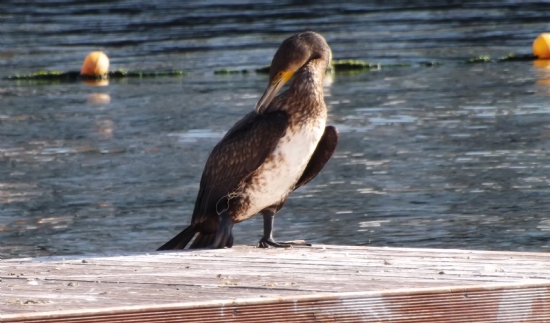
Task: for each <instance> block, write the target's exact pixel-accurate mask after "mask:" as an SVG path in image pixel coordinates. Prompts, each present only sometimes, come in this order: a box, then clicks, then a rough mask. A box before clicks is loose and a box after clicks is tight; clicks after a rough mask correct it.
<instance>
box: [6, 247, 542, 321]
mask: <svg viewBox="0 0 550 323" xmlns="http://www.w3.org/2000/svg"><path fill="white" fill-rule="evenodd" d="M0 278H1V282H0V315H1V319H0V321H1V322H394V323H395V322H398V323H402V322H403V323H404V322H407V323H411V322H412V323H414V322H514V323H519V322H550V253H524V252H489V251H466V250H445V249H437V250H436V249H404V248H376V247H343V246H322V245H315V246H313V247H311V248H292V249H268V250H266V249H256V248H254V247H251V246H237V247H233V248H232V249H223V250H194V251H189V250H186V251H175V252H151V253H148V254H127V255H116V256H88V257H50V258H36V259H8V260H2V261H0Z"/></svg>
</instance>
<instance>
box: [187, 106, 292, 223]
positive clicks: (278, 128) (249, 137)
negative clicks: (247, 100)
mask: <svg viewBox="0 0 550 323" xmlns="http://www.w3.org/2000/svg"><path fill="white" fill-rule="evenodd" d="M287 121H288V118H287V115H286V113H284V112H282V111H274V112H269V113H263V114H257V113H256V112H255V111H253V112H251V113H249V114H247V115H246V116H245V117H244V118H242V119H241V120H240V121H239V122H237V123H236V124H235V125H234V126H233V127H232V128H231V129H230V130H229V131H228V132H227V134H226V135H225V136H224V137H223V139H222V140H221V141H220V142H219V143H218V144H217V145H216V146H215V147H214V149H213V150H212V152H211V153H210V156H209V157H208V160H207V161H206V165H205V167H204V171H203V174H202V178H201V183H200V189H199V193H198V195H197V200H196V202H195V210H194V211H193V219H192V222H193V224H196V225H197V224H200V223H202V222H203V221H205V220H206V219H207V218H208V217H209V216H214V215H216V214H217V213H216V204H217V203H218V201H220V199H222V198H224V197H225V196H227V195H228V194H230V193H232V192H235V191H236V190H237V189H238V186H239V184H240V183H241V181H242V180H243V179H245V178H246V177H248V176H249V175H251V174H252V173H253V172H254V171H255V170H256V169H258V167H260V165H262V163H263V162H264V160H265V159H266V158H267V157H268V156H269V154H270V153H271V152H272V151H273V150H274V149H275V147H276V146H277V143H278V142H279V139H280V138H281V137H282V136H283V135H284V133H285V130H286V126H287ZM213 229H214V228H213Z"/></svg>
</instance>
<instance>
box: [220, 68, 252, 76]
mask: <svg viewBox="0 0 550 323" xmlns="http://www.w3.org/2000/svg"><path fill="white" fill-rule="evenodd" d="M214 74H215V75H229V74H248V71H247V70H232V69H228V68H222V69H219V70H215V71H214Z"/></svg>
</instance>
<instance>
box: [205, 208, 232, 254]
mask: <svg viewBox="0 0 550 323" xmlns="http://www.w3.org/2000/svg"><path fill="white" fill-rule="evenodd" d="M232 230H233V221H231V217H230V216H229V214H228V212H227V210H225V211H223V212H222V213H221V214H220V222H219V224H218V232H217V233H216V237H215V238H214V242H213V243H212V244H211V245H210V249H223V248H225V247H228V248H231V247H232V246H233V233H232Z"/></svg>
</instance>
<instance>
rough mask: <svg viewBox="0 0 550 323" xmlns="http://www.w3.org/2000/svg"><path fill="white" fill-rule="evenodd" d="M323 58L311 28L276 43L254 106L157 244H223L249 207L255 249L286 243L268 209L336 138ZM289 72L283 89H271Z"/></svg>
mask: <svg viewBox="0 0 550 323" xmlns="http://www.w3.org/2000/svg"><path fill="white" fill-rule="evenodd" d="M330 60H331V50H330V47H329V46H328V44H327V42H326V41H325V39H324V38H323V36H321V35H319V34H317V33H315V32H303V33H299V34H295V35H293V36H291V37H289V38H287V39H286V40H284V41H283V43H282V44H281V46H280V47H279V49H278V50H277V52H276V53H275V56H274V57H273V61H272V62H271V68H270V75H269V85H268V87H267V89H266V90H265V93H264V94H263V96H262V97H261V98H260V100H259V102H258V104H257V105H256V109H255V110H254V111H252V112H250V113H248V114H247V115H246V116H245V117H244V118H242V119H241V120H240V121H238V122H237V123H236V124H235V125H234V126H233V127H232V128H231V129H230V130H229V131H228V132H227V134H226V135H225V136H224V137H223V139H222V140H221V141H220V142H219V143H218V144H217V145H216V146H215V147H214V149H213V150H212V153H211V154H210V156H209V157H208V160H207V161H206V165H205V167H204V172H203V174H202V178H201V182H200V188H199V192H198V195H197V200H196V202H195V209H194V211H193V217H192V219H191V225H189V226H188V227H187V228H186V229H185V230H183V231H182V232H180V233H179V234H178V235H177V236H175V237H174V238H172V240H170V241H168V242H167V243H165V244H164V245H162V246H161V247H160V248H159V249H158V250H169V249H183V248H185V246H186V245H187V244H188V243H189V242H190V241H191V240H192V239H193V237H195V235H196V237H195V240H194V241H193V243H191V245H190V247H189V248H191V249H193V248H224V247H228V248H231V246H232V245H233V235H232V228H233V225H234V224H235V223H239V222H242V221H244V220H246V219H248V218H250V217H252V216H254V215H255V214H257V213H262V215H263V218H264V235H263V237H262V239H261V240H260V241H259V243H258V247H262V248H268V247H269V246H273V247H287V246H289V244H287V243H279V242H276V241H274V240H273V236H272V231H273V221H274V217H275V214H276V213H277V212H278V211H279V210H280V209H281V207H282V206H283V204H284V203H285V201H286V199H287V197H288V194H289V193H290V192H292V191H293V190H295V189H297V188H298V187H300V186H302V185H304V184H306V183H307V182H309V181H310V180H311V179H313V178H314V177H315V176H316V175H317V174H318V173H319V172H320V171H321V169H322V168H323V166H324V165H325V163H326V162H327V161H328V160H329V159H330V157H331V156H332V153H333V152H334V149H335V148H336V144H337V142H338V131H337V130H336V128H335V127H332V126H327V127H325V123H326V119H327V108H326V105H325V101H324V97H323V78H324V76H325V73H326V69H327V67H328V65H329V64H330ZM292 76H294V81H293V82H292V84H291V85H290V87H289V88H288V90H287V91H285V92H283V93H281V94H280V95H277V93H278V92H279V90H280V89H281V88H282V87H283V85H284V84H285V82H287V81H288V80H289V79H290V78H291V77H292ZM197 233H198V234H197Z"/></svg>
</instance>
